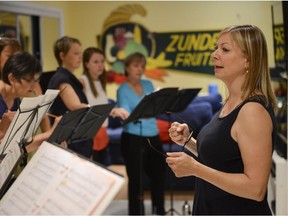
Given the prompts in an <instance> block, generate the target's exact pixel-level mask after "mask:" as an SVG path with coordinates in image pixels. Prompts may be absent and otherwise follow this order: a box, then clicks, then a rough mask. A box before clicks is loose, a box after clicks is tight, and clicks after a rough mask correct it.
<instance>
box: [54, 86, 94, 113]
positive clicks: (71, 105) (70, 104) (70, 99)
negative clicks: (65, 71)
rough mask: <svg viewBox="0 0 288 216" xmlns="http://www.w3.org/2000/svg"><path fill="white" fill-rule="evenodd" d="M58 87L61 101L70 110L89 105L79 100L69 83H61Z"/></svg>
mask: <svg viewBox="0 0 288 216" xmlns="http://www.w3.org/2000/svg"><path fill="white" fill-rule="evenodd" d="M59 89H60V91H61V94H60V97H61V99H62V101H63V102H64V104H65V105H66V107H67V108H68V109H69V110H70V111H73V110H77V109H80V108H85V107H89V106H88V104H85V103H81V102H80V100H79V97H78V95H77V94H76V92H75V91H74V89H73V88H72V86H71V85H70V84H67V83H63V84H61V85H60V86H59Z"/></svg>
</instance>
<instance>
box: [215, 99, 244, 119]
mask: <svg viewBox="0 0 288 216" xmlns="http://www.w3.org/2000/svg"><path fill="white" fill-rule="evenodd" d="M227 102H228V100H227V101H226V103H225V104H224V105H223V107H222V109H221V111H220V114H219V117H220V118H222V117H224V116H227V115H228V114H229V113H231V112H232V111H233V110H235V109H237V108H238V107H239V106H240V105H241V104H242V103H243V101H240V103H237V105H229V104H228V103H227ZM229 107H231V108H229Z"/></svg>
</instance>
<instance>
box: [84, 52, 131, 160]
mask: <svg viewBox="0 0 288 216" xmlns="http://www.w3.org/2000/svg"><path fill="white" fill-rule="evenodd" d="M82 60H83V75H81V76H80V77H79V80H80V82H81V83H82V85H83V87H84V88H83V89H84V92H85V94H86V97H87V99H88V103H89V104H90V105H91V106H94V105H100V104H107V103H108V97H107V95H106V71H105V66H104V55H103V53H102V51H101V50H100V49H98V48H96V47H88V48H87V49H85V51H84V52H83V58H82ZM110 115H111V116H113V117H116V116H117V117H120V118H122V119H125V118H127V117H128V113H127V111H126V110H124V109H122V108H114V109H112V111H111V113H110ZM107 127H108V119H106V120H105V121H104V123H103V125H102V127H101V128H100V129H99V131H98V132H97V134H96V135H95V137H94V139H93V160H94V161H96V162H99V163H101V164H106V161H105V160H106V158H107V147H108V143H109V137H108V134H107Z"/></svg>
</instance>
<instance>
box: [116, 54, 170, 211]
mask: <svg viewBox="0 0 288 216" xmlns="http://www.w3.org/2000/svg"><path fill="white" fill-rule="evenodd" d="M124 65H125V75H126V76H127V81H126V82H124V83H123V84H122V85H121V86H120V87H119V88H118V90H117V103H118V106H119V107H121V108H124V109H125V110H127V111H128V113H130V114H131V112H132V111H133V110H134V109H135V107H136V106H137V104H138V103H139V102H140V101H141V99H142V98H143V97H144V96H145V95H146V94H149V93H151V92H153V91H154V87H153V85H152V82H151V81H149V80H144V79H142V75H143V74H144V72H145V66H146V58H145V56H144V55H142V54H141V53H138V52H136V53H132V54H130V55H129V56H128V57H127V58H126V59H125V63H124ZM147 138H149V141H150V142H151V144H152V145H153V147H154V148H155V149H157V150H158V151H160V152H163V148H162V143H161V141H160V138H159V132H158V128H157V124H156V119H155V118H148V119H139V122H138V123H134V122H131V123H128V124H126V125H124V128H123V133H122V136H121V150H122V155H123V158H124V162H125V166H126V172H127V175H128V202H129V203H128V205H129V214H130V215H139V214H142V215H143V214H145V211H144V204H143V184H142V182H143V180H142V178H143V171H145V173H146V174H147V176H148V177H149V178H150V180H151V184H150V185H151V198H152V213H153V214H158V215H164V214H165V210H164V186H165V158H164V157H161V156H159V154H158V153H157V152H156V151H154V150H153V149H152V148H151V147H150V146H149V144H148V142H147Z"/></svg>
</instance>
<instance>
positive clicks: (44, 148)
mask: <svg viewBox="0 0 288 216" xmlns="http://www.w3.org/2000/svg"><path fill="white" fill-rule="evenodd" d="M123 184H124V178H123V177H122V176H120V175H118V174H116V173H114V172H112V171H110V170H108V169H106V168H104V167H102V166H100V165H97V164H95V163H93V162H91V161H89V160H87V159H84V158H82V157H79V156H77V155H76V154H75V153H72V152H71V151H69V150H66V149H63V148H61V147H59V146H56V145H54V144H51V143H48V142H43V143H42V144H41V146H40V147H39V149H38V150H37V152H36V153H35V155H34V156H33V157H32V159H31V160H30V161H29V162H28V164H27V166H26V167H25V168H24V170H23V171H22V173H21V174H20V175H19V177H18V178H17V179H16V181H15V182H14V183H13V185H12V186H11V188H10V189H9V190H8V191H7V193H6V194H5V195H4V197H3V198H2V200H1V201H0V215H99V214H101V213H103V211H104V210H105V209H106V207H107V206H108V205H109V204H110V202H111V201H112V199H113V198H114V196H115V195H116V193H117V192H118V191H119V190H120V188H121V186H122V185H123Z"/></svg>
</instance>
